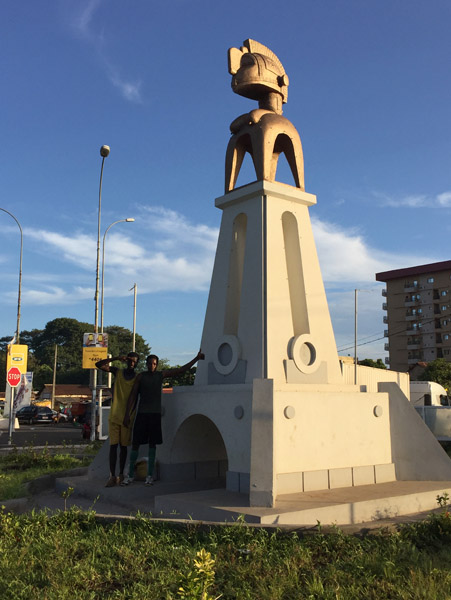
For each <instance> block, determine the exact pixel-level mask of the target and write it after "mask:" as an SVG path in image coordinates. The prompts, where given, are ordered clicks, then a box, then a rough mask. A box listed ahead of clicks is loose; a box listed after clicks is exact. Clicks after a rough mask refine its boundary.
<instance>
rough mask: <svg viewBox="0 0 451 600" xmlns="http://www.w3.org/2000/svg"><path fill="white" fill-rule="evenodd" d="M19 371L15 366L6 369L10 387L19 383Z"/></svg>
mask: <svg viewBox="0 0 451 600" xmlns="http://www.w3.org/2000/svg"><path fill="white" fill-rule="evenodd" d="M20 378H21V372H20V371H19V369H18V368H17V367H11V368H10V369H9V371H8V374H7V376H6V379H7V380H8V383H9V385H10V386H11V387H17V386H18V385H19V383H20Z"/></svg>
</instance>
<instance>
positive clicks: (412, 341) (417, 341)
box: [407, 337, 421, 350]
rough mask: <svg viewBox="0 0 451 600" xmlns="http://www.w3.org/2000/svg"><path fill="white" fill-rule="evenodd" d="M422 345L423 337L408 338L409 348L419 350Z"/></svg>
mask: <svg viewBox="0 0 451 600" xmlns="http://www.w3.org/2000/svg"><path fill="white" fill-rule="evenodd" d="M420 347H421V338H418V337H410V338H407V350H418V349H419V348H420Z"/></svg>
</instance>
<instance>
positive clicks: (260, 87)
mask: <svg viewBox="0 0 451 600" xmlns="http://www.w3.org/2000/svg"><path fill="white" fill-rule="evenodd" d="M229 73H230V74H231V75H232V76H233V77H232V89H233V91H234V92H235V93H236V94H239V95H240V96H244V97H246V98H250V99H252V100H257V101H258V108H257V109H255V110H252V111H251V112H249V113H246V114H244V115H241V116H240V117H238V118H237V119H235V120H234V121H233V122H232V123H231V125H230V131H231V132H232V137H231V139H230V142H229V145H228V147H227V154H226V167H225V191H226V193H227V192H229V191H231V190H233V189H234V188H235V184H236V181H237V178H238V174H239V172H240V168H241V165H242V163H243V159H244V156H245V154H246V152H249V154H250V155H251V156H252V160H253V163H254V167H255V173H256V175H257V181H262V180H265V181H275V176H276V170H277V161H278V159H279V155H280V154H281V153H284V154H285V157H286V159H287V162H288V164H289V166H290V169H291V172H292V174H293V177H294V182H295V185H296V187H298V188H300V189H301V190H304V159H303V155H302V145H301V139H300V137H299V134H298V132H297V131H296V128H295V127H294V125H293V124H292V123H291V122H290V121H289V120H288V119H286V118H285V117H283V116H282V105H283V104H285V103H286V102H287V98H288V83H289V82H288V76H287V74H286V73H285V70H284V68H283V66H282V63H281V62H280V60H279V59H278V58H277V56H276V55H275V54H274V53H273V52H271V50H270V49H269V48H266V46H263V44H260V43H259V42H256V41H254V40H246V41H245V42H244V43H243V46H242V47H241V48H240V49H238V48H230V49H229Z"/></svg>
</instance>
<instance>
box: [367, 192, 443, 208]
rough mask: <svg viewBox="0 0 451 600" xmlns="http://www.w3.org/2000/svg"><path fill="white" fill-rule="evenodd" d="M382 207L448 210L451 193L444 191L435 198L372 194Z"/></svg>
mask: <svg viewBox="0 0 451 600" xmlns="http://www.w3.org/2000/svg"><path fill="white" fill-rule="evenodd" d="M373 195H374V197H375V198H377V199H378V200H379V201H380V202H381V205H382V206H390V207H392V208H449V207H451V191H446V192H443V193H441V194H437V195H435V196H427V195H425V194H419V195H409V196H401V197H395V196H389V195H388V194H383V193H380V192H373Z"/></svg>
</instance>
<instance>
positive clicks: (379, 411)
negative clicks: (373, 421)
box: [373, 404, 384, 417]
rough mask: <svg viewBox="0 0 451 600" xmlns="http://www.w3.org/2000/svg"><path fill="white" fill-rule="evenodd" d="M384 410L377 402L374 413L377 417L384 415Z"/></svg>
mask: <svg viewBox="0 0 451 600" xmlns="http://www.w3.org/2000/svg"><path fill="white" fill-rule="evenodd" d="M383 412H384V411H383V409H382V406H379V404H376V406H375V407H374V408H373V414H374V416H375V417H382V414H383Z"/></svg>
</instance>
